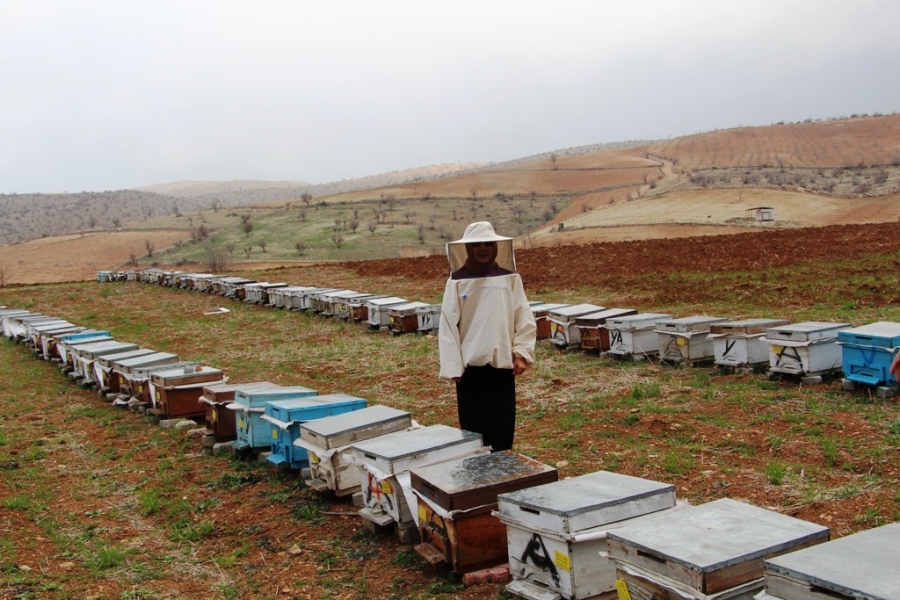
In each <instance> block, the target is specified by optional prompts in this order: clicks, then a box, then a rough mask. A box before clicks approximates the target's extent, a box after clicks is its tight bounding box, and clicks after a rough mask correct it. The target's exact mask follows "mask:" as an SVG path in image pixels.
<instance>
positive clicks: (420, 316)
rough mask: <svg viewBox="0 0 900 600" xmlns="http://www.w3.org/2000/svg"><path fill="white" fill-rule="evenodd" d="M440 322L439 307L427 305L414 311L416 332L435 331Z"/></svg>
mask: <svg viewBox="0 0 900 600" xmlns="http://www.w3.org/2000/svg"><path fill="white" fill-rule="evenodd" d="M440 321H441V305H440V304H429V305H428V306H420V307H419V308H417V309H416V323H417V325H416V331H418V332H419V333H427V332H429V331H437V329H438V326H439V325H440Z"/></svg>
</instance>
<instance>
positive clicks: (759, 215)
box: [744, 206, 775, 221]
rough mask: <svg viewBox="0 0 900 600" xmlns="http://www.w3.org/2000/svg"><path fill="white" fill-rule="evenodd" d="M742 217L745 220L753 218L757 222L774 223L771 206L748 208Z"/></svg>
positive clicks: (773, 210) (773, 212)
mask: <svg viewBox="0 0 900 600" xmlns="http://www.w3.org/2000/svg"><path fill="white" fill-rule="evenodd" d="M744 216H745V217H746V218H747V219H753V218H755V219H756V220H757V221H774V220H775V209H774V208H772V207H771V206H757V207H755V208H748V209H747V210H745V211H744Z"/></svg>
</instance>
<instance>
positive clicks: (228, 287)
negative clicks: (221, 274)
mask: <svg viewBox="0 0 900 600" xmlns="http://www.w3.org/2000/svg"><path fill="white" fill-rule="evenodd" d="M251 283H256V281H254V280H253V279H246V278H245V277H233V278H231V279H226V280H223V281H222V290H223V293H222V295H223V296H225V297H226V298H235V299H236V300H243V299H244V296H245V292H244V286H245V285H249V284H251Z"/></svg>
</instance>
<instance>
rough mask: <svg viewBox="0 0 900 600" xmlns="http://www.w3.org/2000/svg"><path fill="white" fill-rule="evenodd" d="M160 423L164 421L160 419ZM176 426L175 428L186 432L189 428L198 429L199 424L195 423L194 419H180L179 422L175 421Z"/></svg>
mask: <svg viewBox="0 0 900 600" xmlns="http://www.w3.org/2000/svg"><path fill="white" fill-rule="evenodd" d="M173 420H174V419H173ZM160 423H162V421H160ZM174 427H175V429H177V430H178V431H182V432H184V431H187V430H189V429H196V428H197V424H196V423H194V422H193V421H190V420H184V419H178V420H177V422H176V423H175V426H174ZM201 431H202V430H201Z"/></svg>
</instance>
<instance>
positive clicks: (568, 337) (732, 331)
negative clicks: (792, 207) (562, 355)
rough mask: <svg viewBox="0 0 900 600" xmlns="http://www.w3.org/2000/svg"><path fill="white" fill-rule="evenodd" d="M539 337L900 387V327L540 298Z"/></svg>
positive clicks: (176, 278)
mask: <svg viewBox="0 0 900 600" xmlns="http://www.w3.org/2000/svg"><path fill="white" fill-rule="evenodd" d="M98 280H100V281H121V280H124V281H145V282H148V283H157V284H162V285H167V286H174V287H181V288H185V289H192V290H197V291H204V292H210V293H217V294H221V295H224V296H226V297H234V298H237V299H240V300H243V301H245V302H250V303H255V304H264V305H269V306H273V307H278V308H288V309H296V310H310V311H313V312H317V313H319V314H321V315H323V316H333V317H337V318H344V319H350V320H354V321H365V322H367V323H368V324H369V325H370V326H371V327H373V328H378V329H382V330H387V329H389V330H391V331H392V332H393V333H407V332H415V331H418V332H428V331H432V330H433V329H435V328H436V327H437V325H438V319H437V318H436V317H437V315H438V314H439V313H440V306H439V305H435V304H427V303H424V302H408V301H407V300H405V299H403V298H398V297H396V296H388V295H378V294H370V293H364V292H356V291H353V290H344V289H334V288H317V287H311V286H289V285H288V284H286V283H269V282H256V281H252V280H248V279H243V278H239V277H226V276H217V275H211V274H197V273H182V272H170V271H163V270H160V269H147V270H142V271H125V272H119V273H116V272H108V271H101V272H100V273H99V274H98ZM531 310H532V311H533V312H534V315H535V320H536V322H537V326H538V339H549V340H550V342H551V343H552V344H554V345H556V346H557V347H560V348H564V349H567V350H568V349H579V350H582V351H586V352H598V353H600V354H602V355H606V356H611V357H617V358H623V359H637V360H640V359H646V358H657V357H658V359H659V360H660V361H661V362H663V363H665V364H670V365H675V366H682V365H683V366H696V365H701V364H705V363H714V364H716V365H718V366H719V367H720V368H722V369H730V370H747V371H763V370H768V372H769V374H770V375H773V376H775V375H789V376H797V377H801V378H804V380H805V381H807V382H814V381H821V378H822V377H823V376H824V375H833V374H838V373H841V372H843V374H844V377H845V379H844V386H845V387H846V388H848V389H852V388H853V387H854V386H856V385H857V384H863V385H865V386H871V387H875V388H876V391H877V393H878V395H881V396H889V395H893V394H894V393H895V392H896V381H895V380H894V379H893V377H892V375H891V374H890V371H889V368H890V363H891V361H892V359H893V356H894V354H895V352H896V351H897V349H898V348H900V324H897V323H892V322H877V323H870V324H867V325H863V326H861V327H856V328H854V327H852V326H851V325H850V324H848V323H835V322H820V321H805V322H802V323H795V324H791V323H789V322H788V321H787V320H785V319H772V318H760V319H743V320H736V321H731V320H728V319H726V318H722V317H710V316H706V315H699V316H689V317H681V318H675V317H674V316H673V315H671V314H662V313H638V311H637V310H635V309H628V308H607V307H603V306H598V305H595V304H575V305H570V304H555V303H547V302H533V303H531Z"/></svg>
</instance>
